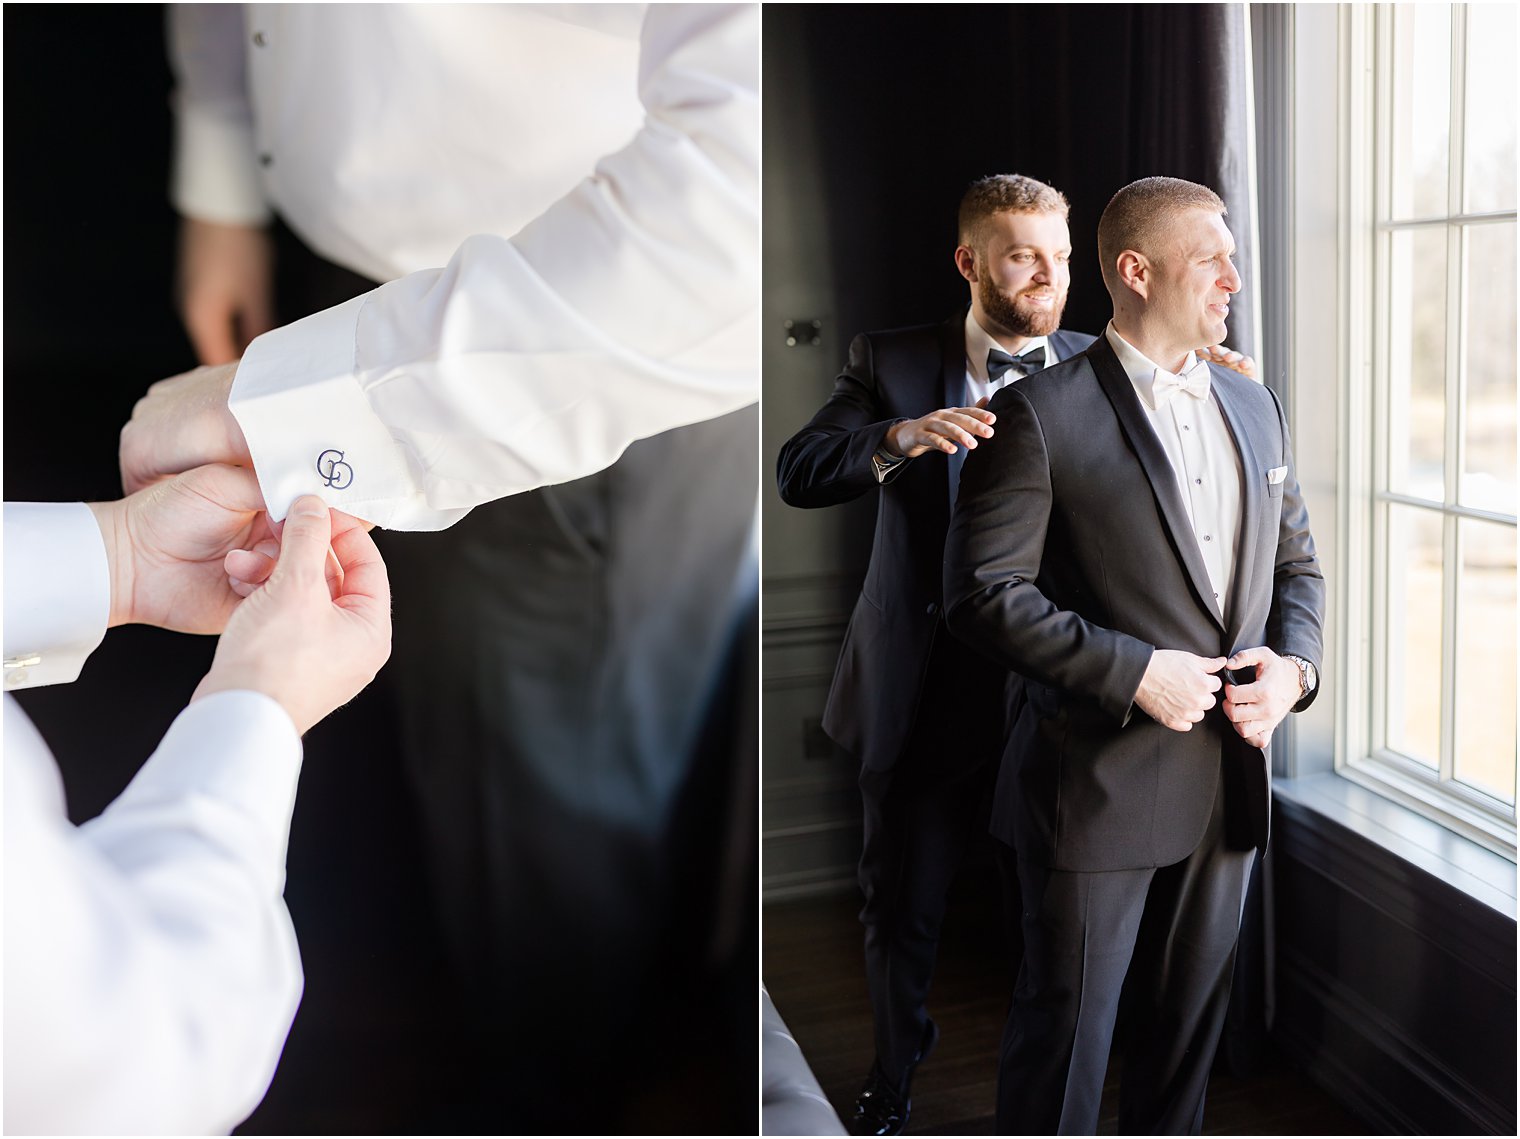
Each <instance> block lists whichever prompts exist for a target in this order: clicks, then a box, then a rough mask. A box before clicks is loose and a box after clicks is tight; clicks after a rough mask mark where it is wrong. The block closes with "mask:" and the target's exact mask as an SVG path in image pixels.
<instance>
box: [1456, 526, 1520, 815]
mask: <svg viewBox="0 0 1520 1139" xmlns="http://www.w3.org/2000/svg"><path fill="white" fill-rule="evenodd" d="M1457 525H1458V526H1459V527H1460V531H1459V540H1460V542H1461V544H1462V576H1461V578H1459V579H1458V581H1457V588H1458V596H1457V755H1456V770H1455V774H1456V777H1457V778H1458V779H1459V780H1461V781H1462V782H1463V783H1468V784H1471V785H1472V786H1474V787H1477V788H1479V789H1481V790H1483V791H1487V792H1488V793H1489V794H1490V795H1493V796H1495V797H1496V798H1499V799H1503V800H1504V801H1505V802H1506V803H1513V802H1514V801H1515V530H1514V527H1512V526H1501V525H1498V524H1496V523H1492V522H1476V521H1473V520H1471V519H1467V518H1463V519H1460V520H1459V521H1458V523H1457Z"/></svg>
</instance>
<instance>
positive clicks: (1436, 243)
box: [1388, 227, 1447, 502]
mask: <svg viewBox="0 0 1520 1139" xmlns="http://www.w3.org/2000/svg"><path fill="white" fill-rule="evenodd" d="M1446 234H1447V231H1446V229H1445V228H1444V227H1443V228H1440V229H1414V230H1402V231H1400V232H1396V233H1393V234H1390V235H1389V239H1388V240H1389V258H1390V262H1391V264H1390V270H1391V271H1390V274H1389V289H1388V294H1389V308H1390V310H1391V311H1390V312H1389V314H1388V328H1389V345H1388V426H1389V432H1388V435H1389V479H1388V482H1389V487H1390V489H1392V490H1394V491H1397V492H1398V493H1400V494H1410V495H1415V496H1417V497H1419V498H1428V499H1430V500H1431V501H1432V502H1444V501H1445V499H1446V483H1445V476H1444V471H1443V467H1442V456H1443V455H1444V454H1445V451H1446V447H1445V440H1446Z"/></svg>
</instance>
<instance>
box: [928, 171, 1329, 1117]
mask: <svg viewBox="0 0 1520 1139" xmlns="http://www.w3.org/2000/svg"><path fill="white" fill-rule="evenodd" d="M1224 212H1225V210H1224V204H1223V202H1221V201H1220V199H1219V198H1218V196H1217V195H1215V194H1214V193H1213V191H1211V190H1208V189H1207V188H1205V187H1202V186H1198V185H1195V184H1193V183H1190V182H1183V181H1180V180H1178V179H1171V178H1147V179H1144V180H1142V181H1140V182H1136V183H1134V184H1132V185H1130V186H1127V187H1125V188H1124V189H1123V190H1121V191H1120V192H1119V193H1118V194H1117V195H1116V196H1115V197H1114V199H1113V201H1112V202H1111V203H1110V204H1109V206H1108V208H1107V209H1106V210H1105V211H1104V214H1103V218H1102V220H1101V222H1100V223H1099V228H1098V252H1099V257H1100V259H1101V261H1102V266H1103V277H1104V283H1105V285H1106V286H1107V288H1108V291H1109V294H1110V296H1111V297H1112V298H1113V303H1114V317H1113V321H1112V323H1111V324H1110V325H1109V326H1108V328H1107V329H1106V331H1105V333H1104V335H1103V336H1102V337H1099V338H1098V340H1096V341H1095V342H1094V343H1093V344H1092V346H1091V347H1089V348H1088V349H1087V350H1086V351H1085V352H1083V353H1082V354H1080V355H1078V356H1076V357H1074V358H1071V359H1068V360H1065V361H1063V362H1062V363H1061V364H1059V365H1057V366H1056V367H1054V368H1052V369H1050V370H1048V371H1046V372H1044V373H1042V374H1041V375H1040V376H1038V377H1034V378H1031V379H1029V380H1027V381H1024V382H1023V383H1020V384H1019V385H1018V386H1017V387H1015V388H1013V389H1012V390H1006V391H1003V392H1000V393H999V394H998V395H997V396H996V397H994V399H993V400H992V402H991V405H990V408H989V410H991V411H992V412H993V413H994V414H995V415H997V417H998V428H997V434H996V436H995V437H994V438H992V439H989V440H987V441H986V442H985V443H984V444H983V445H982V446H981V447H980V448H979V449H978V453H977V454H976V455H975V456H974V457H973V458H972V460H971V461H970V462H968V463H967V464H966V465H965V468H964V470H963V472H962V478H961V490H960V498H959V501H958V503H957V505H956V509H955V513H954V517H953V519H952V521H951V525H950V532H949V536H948V539H947V545H946V550H945V602H946V605H947V608H948V622H949V626H950V628H951V630H952V631H953V632H955V633H956V635H958V636H960V637H963V638H965V639H966V641H967V642H968V643H970V644H972V645H974V646H976V647H977V648H978V649H979V650H980V651H982V652H983V653H985V654H987V656H989V657H990V658H991V659H992V660H994V661H996V662H997V663H999V664H1001V665H1003V666H1004V667H1007V668H1010V669H1014V670H1017V671H1018V672H1019V673H1020V674H1021V675H1022V676H1024V677H1025V702H1024V704H1023V706H1022V708H1021V709H1020V710H1019V713H1018V715H1017V718H1016V721H1015V723H1014V726H1013V730H1012V738H1011V739H1010V741H1009V747H1008V751H1007V753H1006V756H1005V758H1004V761H1003V764H1002V770H1001V772H1000V774H999V778H998V786H997V789H996V792H995V794H994V805H993V830H994V834H996V835H997V836H998V837H999V838H1001V839H1003V840H1004V841H1005V842H1009V843H1011V844H1012V845H1013V846H1014V847H1015V848H1016V850H1017V854H1018V873H1019V879H1020V886H1021V889H1022V896H1023V926H1024V943H1025V944H1024V958H1023V964H1022V967H1021V969H1020V973H1019V980H1018V985H1017V988H1016V991H1015V995H1014V1004H1013V1008H1012V1010H1011V1013H1010V1016H1009V1020H1008V1026H1007V1029H1006V1031H1005V1033H1004V1038H1003V1046H1002V1055H1001V1060H1000V1072H999V1081H998V1120H997V1122H998V1130H999V1131H1000V1132H1002V1133H1012V1132H1024V1133H1028V1134H1054V1133H1059V1134H1092V1133H1094V1131H1095V1129H1096V1126H1097V1122H1098V1103H1099V1097H1100V1094H1101V1090H1102V1086H1103V1079H1104V1072H1105V1069H1106V1067H1107V1061H1108V1053H1109V1045H1110V1042H1111V1039H1112V1034H1113V1027H1114V1021H1115V1014H1116V1012H1117V1007H1118V1002H1119V993H1120V989H1121V986H1123V984H1124V982H1125V978H1126V976H1127V975H1128V976H1130V977H1132V979H1133V984H1132V985H1131V986H1130V989H1131V992H1130V998H1129V999H1131V1000H1133V1005H1134V1008H1133V1012H1134V1017H1133V1022H1132V1024H1131V1026H1130V1027H1131V1028H1132V1029H1133V1031H1134V1036H1133V1038H1132V1040H1131V1042H1130V1047H1129V1050H1128V1053H1127V1059H1126V1064H1125V1072H1124V1084H1123V1088H1122V1090H1121V1094H1120V1115H1119V1130H1120V1131H1121V1132H1140V1133H1195V1134H1196V1133H1197V1132H1198V1130H1199V1128H1200V1127H1201V1124H1202V1118H1203V1096H1204V1090H1205V1084H1206V1081H1207V1077H1208V1071H1209V1066H1210V1063H1211V1061H1212V1059H1213V1055H1214V1050H1215V1047H1216V1045H1217V1043H1218V1039H1219V1033H1220V1029H1221V1026H1222V1024H1223V1020H1224V1013H1225V1007H1226V1004H1227V1001H1228V997H1229V988H1230V972H1231V965H1232V963H1233V960H1234V952H1235V943H1236V938H1237V931H1238V928H1239V919H1240V908H1241V904H1242V901H1243V898H1244V893H1245V888H1246V883H1247V879H1248V876H1249V871H1250V868H1251V863H1252V860H1253V858H1254V851H1255V850H1256V849H1258V848H1261V847H1263V846H1265V843H1266V840H1267V820H1268V811H1269V807H1270V788H1269V783H1268V768H1267V761H1266V755H1265V752H1264V750H1263V749H1264V748H1265V747H1266V746H1267V743H1268V742H1269V740H1270V738H1271V736H1272V732H1273V730H1274V729H1275V728H1276V727H1277V725H1278V724H1279V723H1280V722H1281V721H1282V719H1283V717H1284V716H1286V715H1287V713H1288V712H1289V711H1290V710H1300V709H1302V708H1304V707H1306V706H1307V705H1308V703H1309V702H1310V701H1311V700H1312V699H1313V697H1314V694H1315V689H1316V685H1317V668H1318V664H1319V660H1320V653H1321V634H1320V627H1321V622H1322V619H1323V609H1324V581H1323V579H1322V577H1321V575H1320V570H1319V564H1318V561H1317V559H1316V557H1315V553H1314V544H1313V541H1312V539H1311V538H1310V535H1309V519H1308V514H1307V511H1306V510H1305V508H1304V503H1303V499H1302V497H1301V496H1300V493H1299V486H1298V480H1297V479H1296V478H1295V476H1294V469H1293V458H1292V455H1291V452H1290V449H1289V443H1288V431H1287V425H1286V420H1285V419H1284V417H1283V413H1282V409H1281V407H1280V406H1279V404H1278V402H1277V399H1276V397H1275V396H1274V395H1273V394H1272V393H1271V392H1270V391H1269V390H1267V389H1266V388H1264V387H1261V386H1259V385H1257V384H1254V383H1251V382H1250V381H1248V380H1243V379H1241V378H1239V377H1237V376H1235V375H1232V374H1230V373H1229V372H1226V371H1223V370H1220V369H1211V368H1210V367H1209V365H1208V364H1207V363H1205V362H1203V361H1201V360H1198V359H1197V358H1196V355H1195V353H1194V352H1193V351H1192V346H1194V345H1197V344H1201V343H1212V342H1213V341H1215V340H1217V339H1219V338H1220V337H1222V336H1223V334H1224V331H1225V327H1224V326H1225V318H1226V317H1227V316H1228V314H1229V301H1230V297H1231V295H1232V294H1234V293H1235V292H1237V291H1238V290H1239V288H1240V278H1239V276H1238V274H1237V273H1236V272H1235V268H1234V266H1233V264H1232V262H1231V258H1232V256H1233V254H1234V241H1233V240H1232V238H1231V236H1230V232H1229V229H1228V227H1227V226H1226V225H1225V222H1224ZM1226 669H1229V670H1231V671H1230V672H1228V673H1227V672H1225V670H1226ZM1242 674H1243V675H1242ZM1221 687H1222V689H1223V701H1222V703H1220V702H1217V700H1216V693H1219V692H1220V690H1221Z"/></svg>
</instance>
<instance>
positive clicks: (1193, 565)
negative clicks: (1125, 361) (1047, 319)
mask: <svg viewBox="0 0 1520 1139" xmlns="http://www.w3.org/2000/svg"><path fill="white" fill-rule="evenodd" d="M1087 359H1088V360H1089V361H1090V362H1091V364H1092V368H1093V372H1094V374H1095V375H1096V376H1097V377H1098V383H1099V385H1100V386H1101V387H1102V388H1103V392H1104V394H1105V395H1106V396H1107V397H1108V401H1109V403H1111V404H1112V405H1113V408H1114V414H1115V415H1117V416H1118V418H1119V426H1120V427H1121V428H1122V429H1123V431H1124V434H1125V437H1126V438H1128V439H1129V445H1130V447H1131V448H1133V450H1134V452H1135V455H1136V456H1137V457H1138V458H1139V460H1140V466H1141V467H1142V468H1143V469H1144V471H1145V477H1146V479H1148V480H1149V482H1150V484H1151V492H1152V493H1153V494H1154V495H1155V496H1156V502H1157V504H1158V505H1159V506H1160V507H1161V517H1162V519H1163V520H1164V521H1165V523H1166V528H1167V530H1168V531H1169V532H1170V537H1171V542H1172V549H1173V550H1174V551H1176V554H1177V557H1178V558H1179V559H1180V560H1181V562H1182V564H1183V566H1184V567H1185V568H1186V569H1187V574H1188V579H1189V580H1190V581H1191V582H1192V585H1193V592H1194V594H1196V595H1197V597H1198V603H1199V604H1200V605H1202V606H1203V608H1204V609H1205V610H1206V611H1207V612H1208V613H1209V614H1210V615H1211V616H1212V617H1213V618H1214V621H1215V623H1216V624H1218V625H1219V627H1220V629H1221V630H1223V628H1224V618H1223V616H1221V614H1220V611H1219V607H1218V606H1217V605H1216V604H1215V603H1214V589H1213V586H1211V585H1210V584H1209V572H1208V568H1207V567H1206V566H1205V565H1204V564H1203V554H1202V553H1200V552H1199V550H1198V539H1197V538H1195V537H1194V536H1193V527H1192V525H1191V524H1190V523H1189V522H1188V513H1187V507H1186V506H1185V505H1184V504H1183V501H1182V494H1181V492H1179V491H1178V489H1177V476H1176V474H1175V473H1174V472H1173V471H1172V463H1171V460H1170V459H1168V458H1167V457H1166V450H1165V449H1164V448H1163V447H1162V446H1161V440H1159V439H1157V438H1156V432H1155V430H1154V429H1153V428H1152V427H1151V424H1150V420H1149V419H1147V418H1146V415H1145V409H1144V408H1143V407H1141V406H1140V397H1139V396H1137V395H1136V394H1135V386H1134V384H1132V383H1130V380H1129V376H1127V375H1126V374H1125V372H1124V366H1123V365H1122V364H1120V363H1119V358H1118V357H1117V356H1115V355H1114V350H1113V348H1112V347H1110V346H1109V343H1108V341H1107V340H1106V339H1104V338H1103V337H1101V336H1100V337H1098V339H1097V340H1095V341H1093V344H1092V347H1091V348H1089V349H1088V350H1087Z"/></svg>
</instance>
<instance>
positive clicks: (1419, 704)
mask: <svg viewBox="0 0 1520 1139" xmlns="http://www.w3.org/2000/svg"><path fill="white" fill-rule="evenodd" d="M1386 618H1387V621H1388V716H1387V738H1388V746H1389V747H1390V748H1391V749H1392V750H1394V751H1397V752H1401V753H1403V754H1404V755H1407V756H1409V757H1410V758H1411V759H1415V760H1418V761H1419V762H1421V763H1424V764H1427V765H1429V766H1430V768H1431V769H1432V770H1436V769H1439V767H1440V757H1441V515H1440V514H1439V513H1437V512H1436V511H1434V510H1421V509H1419V508H1418V507H1414V506H1400V505H1398V504H1397V503H1392V504H1390V505H1389V506H1388V612H1387V614H1386Z"/></svg>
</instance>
